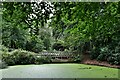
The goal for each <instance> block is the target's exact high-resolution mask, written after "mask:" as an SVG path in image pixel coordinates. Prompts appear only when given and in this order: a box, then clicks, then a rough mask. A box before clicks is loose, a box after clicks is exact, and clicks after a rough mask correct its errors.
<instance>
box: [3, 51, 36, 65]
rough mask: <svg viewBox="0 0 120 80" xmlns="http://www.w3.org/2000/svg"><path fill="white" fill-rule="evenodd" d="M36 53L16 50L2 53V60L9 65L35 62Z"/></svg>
mask: <svg viewBox="0 0 120 80" xmlns="http://www.w3.org/2000/svg"><path fill="white" fill-rule="evenodd" d="M34 54H35V53H32V52H28V51H25V50H14V51H12V52H11V53H9V54H8V53H6V54H2V61H4V62H6V63H7V64H8V65H17V64H34V62H35V55H34Z"/></svg>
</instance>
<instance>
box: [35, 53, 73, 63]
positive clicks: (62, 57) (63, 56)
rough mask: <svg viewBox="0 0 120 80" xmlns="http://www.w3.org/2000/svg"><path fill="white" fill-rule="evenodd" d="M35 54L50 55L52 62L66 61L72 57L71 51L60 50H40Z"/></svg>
mask: <svg viewBox="0 0 120 80" xmlns="http://www.w3.org/2000/svg"><path fill="white" fill-rule="evenodd" d="M37 56H38V57H39V56H41V57H51V58H52V62H68V61H69V60H70V59H72V58H73V57H74V55H73V53H72V52H62V51H56V52H40V53H39V54H37Z"/></svg>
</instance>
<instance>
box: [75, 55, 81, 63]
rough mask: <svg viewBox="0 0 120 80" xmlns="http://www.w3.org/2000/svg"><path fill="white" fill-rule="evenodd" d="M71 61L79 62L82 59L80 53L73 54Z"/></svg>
mask: <svg viewBox="0 0 120 80" xmlns="http://www.w3.org/2000/svg"><path fill="white" fill-rule="evenodd" d="M73 61H74V62H77V63H79V62H81V61H82V56H81V55H77V56H75V57H74V58H73Z"/></svg>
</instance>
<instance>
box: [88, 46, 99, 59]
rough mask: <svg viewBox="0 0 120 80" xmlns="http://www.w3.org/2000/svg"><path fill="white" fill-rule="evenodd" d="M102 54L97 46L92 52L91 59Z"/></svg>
mask: <svg viewBox="0 0 120 80" xmlns="http://www.w3.org/2000/svg"><path fill="white" fill-rule="evenodd" d="M99 54H100V50H99V48H95V49H93V50H92V51H91V52H90V58H91V59H96V58H97V57H98V56H99Z"/></svg>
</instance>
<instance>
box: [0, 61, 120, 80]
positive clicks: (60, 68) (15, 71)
mask: <svg viewBox="0 0 120 80" xmlns="http://www.w3.org/2000/svg"><path fill="white" fill-rule="evenodd" d="M0 72H2V77H3V78H118V69H115V68H108V67H100V66H93V65H84V64H74V63H70V64H69V63H64V64H42V65H17V66H10V67H8V68H6V69H2V70H0Z"/></svg>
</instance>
